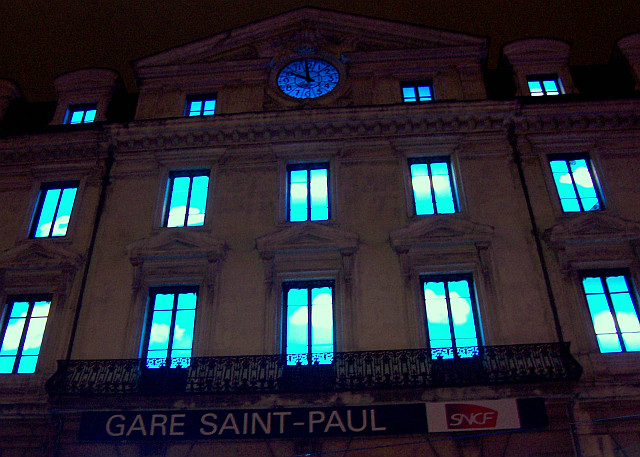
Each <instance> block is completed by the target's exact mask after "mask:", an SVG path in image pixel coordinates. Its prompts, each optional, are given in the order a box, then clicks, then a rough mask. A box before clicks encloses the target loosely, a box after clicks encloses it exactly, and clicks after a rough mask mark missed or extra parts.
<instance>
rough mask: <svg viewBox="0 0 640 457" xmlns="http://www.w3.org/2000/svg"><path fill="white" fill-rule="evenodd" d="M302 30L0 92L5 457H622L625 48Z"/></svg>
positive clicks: (631, 273)
mask: <svg viewBox="0 0 640 457" xmlns="http://www.w3.org/2000/svg"><path fill="white" fill-rule="evenodd" d="M569 53H570V49H569V46H568V45H567V44H566V43H563V42H559V41H557V40H549V39H525V40H520V41H517V42H514V43H511V44H509V45H507V46H505V47H504V49H503V56H502V60H501V65H500V67H499V68H498V69H496V70H487V69H486V68H485V66H484V62H485V59H486V55H487V39H486V38H484V37H477V36H470V35H465V34H460V33H454V32H447V31H441V30H434V29H429V28H425V27H418V26H414V25H409V24H399V23H394V22H387V21H383V20H378V19H370V18H366V17H359V16H352V15H347V14H343V13H336V12H331V11H325V10H318V9H313V8H303V9H299V10H295V11H292V12H290V13H286V14H283V15H280V16H276V17H274V18H271V19H267V20H264V21H260V22H257V23H253V24H250V25H247V26H245V27H240V28H238V29H234V30H231V31H228V32H226V33H222V34H219V35H215V36H213V37H211V38H208V39H205V40H201V41H198V42H194V43H191V44H187V45H184V46H180V47H177V48H174V49H171V50H168V51H166V52H162V53H160V54H157V55H154V56H150V57H147V58H144V59H141V60H138V61H136V62H134V64H133V65H134V70H135V73H136V77H137V81H138V89H139V93H138V94H136V95H131V94H126V93H125V92H124V90H123V88H122V84H121V81H120V78H119V75H118V74H117V73H115V72H113V71H110V70H104V69H86V70H78V71H76V72H72V73H69V74H66V75H62V76H60V77H58V78H57V79H56V80H55V86H56V92H57V94H58V99H57V101H56V103H55V106H54V105H53V104H37V106H36V104H28V103H26V102H24V100H22V98H21V96H20V91H19V89H18V88H17V86H16V85H15V84H14V83H12V82H10V81H6V80H5V81H0V101H1V103H0V116H2V117H1V118H0V135H1V136H0V211H1V217H2V224H0V298H1V299H2V317H1V321H0V325H1V326H0V332H1V333H0V344H1V346H0V373H1V374H0V424H1V426H0V457H8V456H11V457H13V456H26V455H29V456H31V455H34V456H65V457H66V456H136V457H137V456H151V455H153V456H155V455H158V456H165V455H166V456H205V455H207V456H208V455H220V456H231V455H243V456H245V455H260V456H262V455H267V456H278V457H281V456H282V457H285V456H297V455H332V454H339V455H347V456H353V457H357V456H365V455H366V456H405V455H407V456H408V455H424V456H429V457H431V456H434V457H437V456H463V457H471V456H478V457H479V456H495V455H499V456H545V457H560V456H578V457H588V456H611V457H612V456H623V455H624V456H632V455H640V416H639V415H638V413H637V411H638V410H640V394H639V393H638V389H637V385H638V382H640V368H639V367H640V364H639V362H640V352H639V351H640V323H639V320H638V316H639V311H640V309H639V302H638V294H637V286H638V284H640V254H639V246H640V245H639V243H640V205H638V201H639V199H640V188H639V186H638V179H639V177H640V174H639V172H638V170H640V153H639V149H640V114H639V113H640V100H639V98H638V94H639V90H640V71H639V68H640V35H637V34H636V35H632V36H628V37H625V38H623V39H621V40H619V41H618V42H617V44H616V49H615V50H614V53H613V57H612V61H611V64H610V65H608V66H607V67H606V68H604V69H603V68H572V67H570V66H569Z"/></svg>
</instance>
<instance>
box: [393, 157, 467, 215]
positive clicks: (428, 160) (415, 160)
mask: <svg viewBox="0 0 640 457" xmlns="http://www.w3.org/2000/svg"><path fill="white" fill-rule="evenodd" d="M443 162H444V163H446V164H447V172H448V177H449V185H450V188H451V196H452V201H453V207H454V211H453V212H450V213H440V212H438V211H437V206H438V205H437V199H436V194H435V191H434V186H433V174H432V173H431V164H433V163H443ZM451 162H452V161H451V157H450V156H446V155H441V156H422V157H417V156H416V157H407V160H406V163H407V165H406V166H407V172H408V179H409V194H410V199H411V203H412V209H413V211H412V212H413V215H415V216H438V215H446V214H457V213H459V212H460V211H461V210H460V200H459V198H458V186H457V185H456V177H455V175H454V173H453V165H452V163H451ZM414 164H426V165H427V166H428V170H429V185H430V196H431V202H432V206H433V211H434V212H433V213H424V214H418V204H417V201H416V196H415V188H414V186H413V174H412V172H411V166H412V165H414Z"/></svg>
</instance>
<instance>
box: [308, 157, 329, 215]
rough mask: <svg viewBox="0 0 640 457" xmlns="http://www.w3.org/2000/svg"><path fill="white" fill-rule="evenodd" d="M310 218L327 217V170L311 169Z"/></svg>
mask: <svg viewBox="0 0 640 457" xmlns="http://www.w3.org/2000/svg"><path fill="white" fill-rule="evenodd" d="M310 175H311V185H310V190H311V220H312V221H324V220H327V219H329V193H328V188H327V170H326V169H318V170H311V171H310Z"/></svg>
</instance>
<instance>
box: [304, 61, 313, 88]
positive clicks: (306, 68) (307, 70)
mask: <svg viewBox="0 0 640 457" xmlns="http://www.w3.org/2000/svg"><path fill="white" fill-rule="evenodd" d="M304 72H305V74H306V75H307V77H306V78H305V79H306V80H307V82H308V83H310V82H311V81H313V79H311V77H309V61H308V60H307V59H304Z"/></svg>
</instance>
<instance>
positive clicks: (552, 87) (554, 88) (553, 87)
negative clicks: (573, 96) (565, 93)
mask: <svg viewBox="0 0 640 457" xmlns="http://www.w3.org/2000/svg"><path fill="white" fill-rule="evenodd" d="M542 84H543V85H544V90H545V91H546V92H547V95H558V94H559V93H560V92H559V91H558V84H557V83H556V82H555V81H554V80H545V81H543V82H542Z"/></svg>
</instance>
